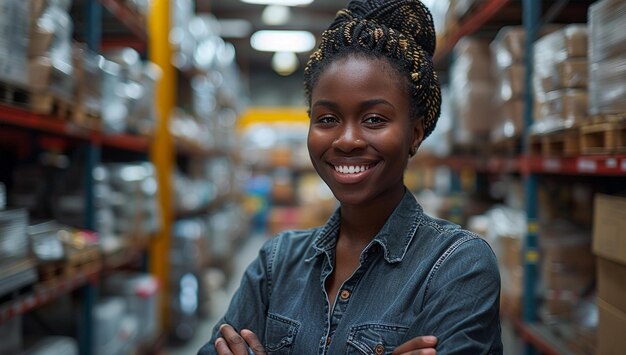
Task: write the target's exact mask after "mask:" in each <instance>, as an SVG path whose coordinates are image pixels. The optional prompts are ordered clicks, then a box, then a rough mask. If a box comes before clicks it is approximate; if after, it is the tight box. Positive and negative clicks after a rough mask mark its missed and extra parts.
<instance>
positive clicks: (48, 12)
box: [0, 0, 74, 113]
mask: <svg viewBox="0 0 626 355" xmlns="http://www.w3.org/2000/svg"><path fill="white" fill-rule="evenodd" d="M70 5H71V1H70V0H48V1H45V0H31V1H21V0H9V1H3V2H2V4H0V33H1V34H2V35H1V36H0V37H1V38H2V39H0V81H2V82H3V83H6V84H7V85H10V86H16V87H20V88H26V89H28V90H29V91H30V92H32V93H36V94H46V93H51V94H53V95H54V96H56V97H57V98H60V99H64V100H66V101H69V100H71V98H72V94H73V89H74V80H73V77H72V75H73V65H72V31H73V23H72V19H71V18H70V15H69V13H68V11H69V8H70ZM43 96H44V97H40V96H33V97H32V98H31V99H30V102H26V103H25V104H28V105H30V106H31V107H32V108H33V109H34V110H36V111H41V112H46V113H47V112H48V111H50V110H51V105H52V102H51V96H50V95H43Z"/></svg>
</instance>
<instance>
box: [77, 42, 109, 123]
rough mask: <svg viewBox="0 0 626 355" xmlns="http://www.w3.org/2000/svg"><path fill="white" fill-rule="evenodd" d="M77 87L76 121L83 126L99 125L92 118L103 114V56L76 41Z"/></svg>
mask: <svg viewBox="0 0 626 355" xmlns="http://www.w3.org/2000/svg"><path fill="white" fill-rule="evenodd" d="M72 54H73V64H74V71H75V79H76V87H75V92H74V97H75V100H74V117H73V119H74V121H75V122H77V123H79V124H80V125H81V126H93V125H96V126H97V125H98V124H99V122H94V121H92V120H90V118H97V117H100V116H101V112H102V100H101V99H102V84H101V83H102V80H103V75H104V73H103V70H102V68H101V66H102V65H103V63H104V61H105V60H106V59H105V58H104V57H103V56H101V55H99V54H97V53H95V52H93V51H91V50H89V49H88V48H87V45H85V44H80V43H75V44H74V45H73V47H72Z"/></svg>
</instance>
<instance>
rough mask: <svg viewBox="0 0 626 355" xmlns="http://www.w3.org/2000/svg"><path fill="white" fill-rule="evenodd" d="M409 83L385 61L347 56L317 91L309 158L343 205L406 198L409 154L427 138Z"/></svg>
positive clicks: (326, 75)
mask: <svg viewBox="0 0 626 355" xmlns="http://www.w3.org/2000/svg"><path fill="white" fill-rule="evenodd" d="M405 83H406V82H405V79H404V78H402V77H400V76H399V74H397V72H396V71H395V70H393V69H392V67H391V65H390V64H389V63H388V62H387V60H385V59H372V58H366V57H363V56H348V57H347V58H342V59H339V60H337V61H335V62H333V63H331V64H330V65H329V66H328V67H326V69H325V70H324V72H323V73H322V74H321V75H320V77H319V79H318V81H317V84H316V85H315V87H314V88H313V90H312V92H311V111H310V112H311V114H310V126H309V135H308V148H309V154H310V156H311V160H312V162H313V165H314V166H315V169H316V170H317V172H318V174H319V175H320V176H321V177H322V179H323V180H324V181H325V182H326V183H327V184H328V186H329V187H330V189H331V190H332V191H333V193H334V195H335V197H336V198H337V199H338V200H339V201H340V202H341V203H342V204H352V205H358V204H363V203H370V202H377V201H379V202H382V201H385V200H389V199H391V200H392V201H396V202H397V201H398V200H399V199H400V198H402V195H403V194H404V183H403V175H404V170H405V168H406V164H407V161H408V157H409V152H410V151H411V147H413V146H417V145H418V144H419V143H420V142H421V140H422V137H423V126H422V123H421V120H416V119H412V118H411V117H409V107H410V102H409V96H408V94H407V92H406V84H405Z"/></svg>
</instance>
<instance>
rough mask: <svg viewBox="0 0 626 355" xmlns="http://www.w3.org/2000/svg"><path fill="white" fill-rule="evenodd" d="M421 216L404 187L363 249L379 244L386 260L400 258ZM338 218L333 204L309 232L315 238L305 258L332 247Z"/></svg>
mask: <svg viewBox="0 0 626 355" xmlns="http://www.w3.org/2000/svg"><path fill="white" fill-rule="evenodd" d="M422 217H423V211H422V207H421V206H420V205H419V204H418V203H417V201H416V200H415V197H414V196H413V194H412V193H411V192H410V191H408V190H407V189H405V192H404V196H403V197H402V200H400V203H398V205H397V206H396V208H395V209H394V211H393V212H392V213H391V216H389V218H388V219H387V222H385V224H384V225H383V227H382V228H381V229H380V231H379V232H378V234H376V236H375V237H374V239H373V240H372V242H371V243H370V244H369V245H368V246H367V247H366V249H368V248H370V247H371V246H372V245H374V244H379V245H380V246H381V247H382V249H383V252H384V257H385V260H386V261H387V262H389V263H396V262H400V261H402V259H403V258H404V255H405V254H406V251H407V249H408V247H409V245H410V244H411V241H412V240H413V236H415V232H416V231H417V227H418V226H419V224H420V222H421V221H422ZM340 221H341V213H340V209H339V208H337V210H335V212H334V213H333V215H332V216H331V217H330V219H329V220H328V222H327V223H326V224H325V225H324V226H323V227H322V228H320V229H318V230H317V232H316V233H315V234H314V235H313V238H315V239H314V242H313V244H312V247H311V252H312V254H310V257H308V258H307V260H311V259H313V258H315V257H317V256H318V255H321V254H323V253H326V252H329V251H330V250H332V249H333V248H334V247H335V245H336V244H337V236H338V232H339V224H340Z"/></svg>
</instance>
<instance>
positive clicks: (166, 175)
mask: <svg viewBox="0 0 626 355" xmlns="http://www.w3.org/2000/svg"><path fill="white" fill-rule="evenodd" d="M170 26H171V21H170V2H169V0H153V1H152V5H151V9H150V15H149V16H148V52H149V58H150V60H151V61H152V62H154V63H156V64H157V65H158V66H159V67H161V70H162V71H163V73H162V77H161V80H160V81H159V83H158V85H157V90H156V107H157V115H158V120H157V124H156V129H155V137H154V142H153V144H152V147H151V150H150V155H151V157H150V159H151V160H152V162H153V163H154V165H155V169H156V174H157V180H158V185H159V193H158V194H159V195H158V199H159V206H160V208H161V211H160V213H161V221H160V222H161V223H160V230H159V233H158V234H157V235H156V237H155V239H154V240H153V241H152V243H151V245H150V257H149V262H150V265H149V267H150V272H151V273H152V274H153V275H155V276H156V277H157V278H158V279H159V282H160V283H161V287H162V290H163V292H162V293H161V297H160V304H159V308H160V310H161V313H160V325H161V330H166V329H168V325H169V307H168V303H169V302H168V301H169V297H170V296H169V295H170V287H169V269H170V265H169V260H170V258H169V255H170V247H171V238H172V223H173V219H174V213H173V201H172V200H173V189H172V172H173V167H174V157H175V152H174V142H173V139H172V136H171V135H170V133H169V118H170V113H171V112H172V109H173V108H174V105H175V104H176V102H175V101H176V89H175V85H176V72H175V70H174V67H173V66H172V64H171V58H172V48H171V46H170V43H169V39H168V38H169V31H170Z"/></svg>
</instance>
